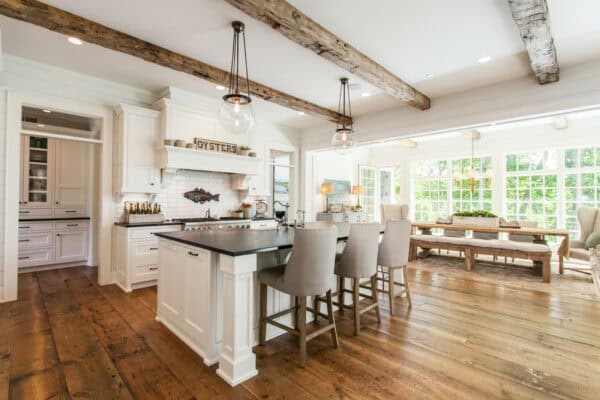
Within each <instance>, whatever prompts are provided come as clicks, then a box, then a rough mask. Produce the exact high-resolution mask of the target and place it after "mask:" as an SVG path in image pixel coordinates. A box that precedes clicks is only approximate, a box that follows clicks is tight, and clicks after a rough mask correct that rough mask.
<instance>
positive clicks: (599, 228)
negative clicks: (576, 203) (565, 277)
mask: <svg viewBox="0 0 600 400" xmlns="http://www.w3.org/2000/svg"><path fill="white" fill-rule="evenodd" d="M577 221H579V239H577V240H571V241H570V243H569V258H575V259H578V260H583V261H589V260H590V254H589V252H588V250H587V249H586V248H585V241H586V240H587V238H588V236H590V234H591V233H592V232H600V209H598V208H593V207H579V208H578V209H577ZM563 269H572V268H563ZM563 269H561V270H560V273H561V274H562V273H563ZM575 270H577V271H579V269H575Z"/></svg>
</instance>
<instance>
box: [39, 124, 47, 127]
mask: <svg viewBox="0 0 600 400" xmlns="http://www.w3.org/2000/svg"><path fill="white" fill-rule="evenodd" d="M37 126H38V128H44V127H45V126H46V125H44V124H37Z"/></svg>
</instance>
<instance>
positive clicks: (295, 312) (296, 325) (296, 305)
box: [294, 296, 300, 329]
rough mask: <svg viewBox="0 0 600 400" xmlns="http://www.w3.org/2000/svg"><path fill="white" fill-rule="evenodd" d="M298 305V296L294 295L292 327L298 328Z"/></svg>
mask: <svg viewBox="0 0 600 400" xmlns="http://www.w3.org/2000/svg"><path fill="white" fill-rule="evenodd" d="M298 307H300V298H299V297H298V296H294V329H298Z"/></svg>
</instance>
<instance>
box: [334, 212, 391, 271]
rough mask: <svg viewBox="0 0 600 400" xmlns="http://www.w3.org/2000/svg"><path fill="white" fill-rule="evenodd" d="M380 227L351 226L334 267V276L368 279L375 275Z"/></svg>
mask: <svg viewBox="0 0 600 400" xmlns="http://www.w3.org/2000/svg"><path fill="white" fill-rule="evenodd" d="M380 232H381V225H380V224H377V223H374V224H352V225H350V235H349V236H348V243H346V247H344V253H342V257H341V258H340V261H339V262H338V264H337V265H336V267H335V273H336V275H339V276H343V277H346V278H369V277H371V276H373V275H375V274H376V273H377V253H378V251H379V235H380Z"/></svg>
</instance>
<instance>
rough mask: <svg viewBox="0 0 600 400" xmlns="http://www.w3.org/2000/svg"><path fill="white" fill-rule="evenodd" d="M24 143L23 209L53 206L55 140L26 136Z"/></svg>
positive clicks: (48, 208)
mask: <svg viewBox="0 0 600 400" xmlns="http://www.w3.org/2000/svg"><path fill="white" fill-rule="evenodd" d="M21 143H22V147H23V160H22V182H21V189H22V197H23V198H22V200H21V204H20V206H21V208H22V209H34V208H42V209H47V210H50V209H51V208H52V207H51V205H52V192H51V190H50V188H51V187H52V179H53V176H52V172H53V171H52V165H53V164H52V163H53V162H54V153H53V150H54V141H53V140H52V139H48V138H44V137H37V136H25V137H24V139H23V141H22V142H21Z"/></svg>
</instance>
